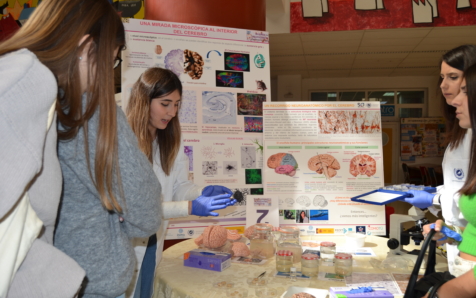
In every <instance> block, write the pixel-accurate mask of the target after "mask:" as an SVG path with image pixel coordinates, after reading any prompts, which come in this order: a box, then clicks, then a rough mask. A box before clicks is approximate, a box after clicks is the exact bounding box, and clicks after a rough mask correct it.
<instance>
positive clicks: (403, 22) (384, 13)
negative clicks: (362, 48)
mask: <svg viewBox="0 0 476 298" xmlns="http://www.w3.org/2000/svg"><path fill="white" fill-rule="evenodd" d="M354 1H356V0H327V2H328V7H329V12H328V13H325V14H323V16H322V17H310V18H305V17H303V13H302V5H301V2H291V10H290V17H291V33H299V32H314V31H344V30H364V29H389V28H421V27H444V26H466V25H476V3H474V2H476V1H475V0H471V1H470V2H471V4H472V7H473V8H463V9H457V8H456V5H457V1H458V0H439V1H438V17H435V18H433V23H424V24H415V23H414V22H413V9H412V1H415V0H398V1H395V0H383V1H384V7H385V8H384V9H379V10H356V9H355V6H354V4H355V2H354ZM416 1H418V0H416ZM416 1H415V2H416ZM420 1H421V0H420ZM475 34H476V32H475Z"/></svg>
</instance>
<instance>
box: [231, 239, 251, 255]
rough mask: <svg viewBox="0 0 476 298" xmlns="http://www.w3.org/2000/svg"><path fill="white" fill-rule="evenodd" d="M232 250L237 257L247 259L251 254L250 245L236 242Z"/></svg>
mask: <svg viewBox="0 0 476 298" xmlns="http://www.w3.org/2000/svg"><path fill="white" fill-rule="evenodd" d="M231 250H232V251H233V254H234V256H235V257H246V256H248V255H249V254H250V249H249V248H248V245H246V243H243V242H234V243H233V246H232V247H231Z"/></svg>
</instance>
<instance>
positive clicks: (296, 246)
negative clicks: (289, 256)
mask: <svg viewBox="0 0 476 298" xmlns="http://www.w3.org/2000/svg"><path fill="white" fill-rule="evenodd" d="M279 234H280V236H279V240H278V250H290V251H292V252H293V255H294V258H293V262H294V263H298V262H300V261H301V255H302V246H301V239H300V238H299V229H298V228H296V227H283V228H280V229H279Z"/></svg>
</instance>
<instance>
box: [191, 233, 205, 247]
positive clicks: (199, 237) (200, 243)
mask: <svg viewBox="0 0 476 298" xmlns="http://www.w3.org/2000/svg"><path fill="white" fill-rule="evenodd" d="M193 242H195V244H196V245H198V246H201V245H202V244H203V234H202V235H200V236H198V237H197V238H195V239H194V240H193Z"/></svg>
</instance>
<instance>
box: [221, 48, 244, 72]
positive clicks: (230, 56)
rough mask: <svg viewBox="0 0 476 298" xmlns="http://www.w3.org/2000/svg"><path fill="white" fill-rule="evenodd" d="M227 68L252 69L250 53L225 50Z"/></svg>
mask: <svg viewBox="0 0 476 298" xmlns="http://www.w3.org/2000/svg"><path fill="white" fill-rule="evenodd" d="M224 56H225V57H224V58H225V70H238V71H250V55H249V54H242V53H228V52H225V55H224Z"/></svg>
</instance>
